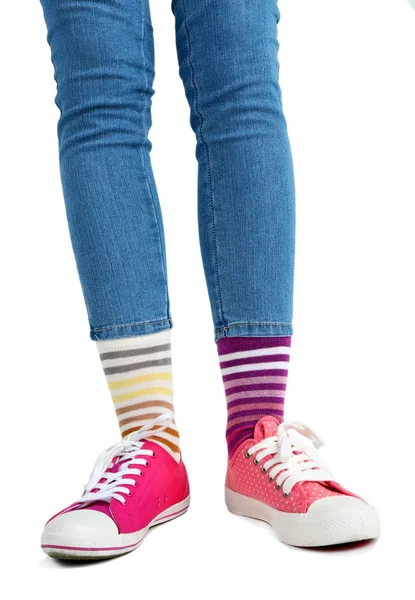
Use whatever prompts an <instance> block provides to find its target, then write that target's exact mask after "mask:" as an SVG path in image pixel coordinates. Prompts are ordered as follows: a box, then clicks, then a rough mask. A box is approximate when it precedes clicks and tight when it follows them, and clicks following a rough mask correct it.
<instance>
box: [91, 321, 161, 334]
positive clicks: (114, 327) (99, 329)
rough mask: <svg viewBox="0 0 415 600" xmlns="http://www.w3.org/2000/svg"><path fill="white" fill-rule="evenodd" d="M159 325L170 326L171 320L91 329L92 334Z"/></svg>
mask: <svg viewBox="0 0 415 600" xmlns="http://www.w3.org/2000/svg"><path fill="white" fill-rule="evenodd" d="M159 323H166V324H169V325H171V323H172V321H171V319H161V320H159V321H142V322H141V323H123V324H122V325H108V326H107V327H95V328H91V331H92V333H97V332H98V331H106V330H108V329H122V328H123V327H146V325H158V324H159Z"/></svg>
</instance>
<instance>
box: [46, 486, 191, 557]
mask: <svg viewBox="0 0 415 600" xmlns="http://www.w3.org/2000/svg"><path fill="white" fill-rule="evenodd" d="M189 504H190V496H188V497H187V498H186V499H185V500H183V501H182V502H179V503H178V504H175V505H174V506H171V507H170V508H168V509H167V510H165V511H163V512H162V513H160V514H159V515H158V516H157V517H156V518H155V519H153V521H151V522H150V523H149V525H148V526H147V527H145V528H144V529H141V530H140V531H135V532H134V533H124V534H118V535H116V536H115V537H114V538H113V537H111V540H108V544H107V543H105V544H102V543H100V544H97V545H93V546H91V543H90V541H87V540H85V539H82V538H81V537H79V536H77V537H74V536H71V535H70V534H69V535H68V534H66V533H63V532H56V533H43V535H42V539H41V546H42V550H43V552H45V554H47V555H48V556H50V557H52V558H58V559H64V560H100V559H104V558H113V557H115V556H120V555H122V554H127V553H128V552H132V551H133V550H135V549H136V548H138V546H139V545H140V544H141V542H142V541H143V539H144V538H145V536H146V535H147V533H148V531H149V529H150V528H151V527H154V526H155V525H160V524H161V523H166V522H167V521H171V520H172V519H176V518H177V517H180V516H181V515H184V513H185V512H186V511H187V509H188V508H189Z"/></svg>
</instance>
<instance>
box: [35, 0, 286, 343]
mask: <svg viewBox="0 0 415 600" xmlns="http://www.w3.org/2000/svg"><path fill="white" fill-rule="evenodd" d="M41 2H42V5H43V11H44V15H45V19H46V24H47V28H48V42H49V44H50V46H51V51H52V62H53V65H54V68H55V79H56V82H57V95H56V103H57V105H58V107H59V109H60V111H61V116H60V119H59V124H58V137H59V153H60V167H61V177H62V186H63V193H64V198H65V204H66V210H67V216H68V222H69V229H70V234H71V240H72V244H73V249H74V253H75V257H76V261H77V266H78V271H79V275H80V280H81V284H82V289H83V293H84V297H85V302H86V306H87V310H88V317H89V323H90V330H91V337H92V339H94V340H99V339H109V338H117V337H127V336H132V335H141V334H148V333H153V332H157V331H160V330H163V329H166V328H169V327H171V324H172V321H171V316H170V310H169V296H168V289H167V273H166V259H165V244H164V234H163V223H162V215H161V211H160V205H159V201H158V197H157V190H156V185H155V182H154V178H153V173H152V168H151V162H150V150H151V143H150V141H149V138H148V132H149V129H150V126H151V98H152V95H153V88H152V85H153V79H154V47H153V30H152V25H151V17H150V9H149V3H148V0H41ZM172 10H173V13H174V15H175V19H176V21H175V22H176V39H177V53H178V61H179V70H180V75H181V78H182V80H183V83H184V87H185V92H186V96H187V99H188V102H189V105H190V111H191V119H190V120H191V125H192V128H193V130H194V132H195V134H196V141H197V147H196V155H197V159H198V163H199V177H198V214H199V233H200V246H201V252H202V258H203V264H204V269H205V275H206V281H207V287H208V291H209V297H210V302H211V307H212V314H213V322H214V328H215V339H216V340H217V339H219V338H221V337H226V336H282V335H290V334H291V333H292V305H293V277H294V244H295V196H294V177H293V168H292V159H291V151H290V145H289V140H288V135H287V127H286V121H285V118H284V114H283V109H282V103H281V91H280V87H279V82H278V73H279V65H278V60H277V51H278V41H277V23H278V21H279V12H278V7H277V3H276V0H173V2H172ZM180 222H181V219H180V217H179V212H178V219H177V226H178V227H180Z"/></svg>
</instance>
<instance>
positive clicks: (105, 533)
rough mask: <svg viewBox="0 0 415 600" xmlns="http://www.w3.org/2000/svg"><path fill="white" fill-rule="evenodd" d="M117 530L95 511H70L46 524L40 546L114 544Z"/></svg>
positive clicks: (101, 514) (104, 516)
mask: <svg viewBox="0 0 415 600" xmlns="http://www.w3.org/2000/svg"><path fill="white" fill-rule="evenodd" d="M117 538H118V529H117V526H116V524H115V523H114V521H113V520H112V519H111V517H109V516H108V515H106V514H104V513H102V512H99V511H97V510H88V509H85V508H84V509H82V510H72V511H69V512H66V513H63V514H60V515H58V516H57V517H55V518H54V519H52V520H51V521H49V523H47V524H46V526H45V529H44V531H43V535H42V544H57V545H64V546H66V545H71V546H72V545H73V546H101V545H102V546H106V545H108V544H111V543H114V542H116V540H117Z"/></svg>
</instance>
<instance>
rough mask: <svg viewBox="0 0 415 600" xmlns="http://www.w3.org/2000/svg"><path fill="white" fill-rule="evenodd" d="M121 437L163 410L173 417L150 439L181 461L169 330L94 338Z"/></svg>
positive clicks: (148, 421) (138, 427) (145, 423)
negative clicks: (102, 339)
mask: <svg viewBox="0 0 415 600" xmlns="http://www.w3.org/2000/svg"><path fill="white" fill-rule="evenodd" d="M97 346H98V352H99V355H100V358H101V362H102V367H103V369H104V373H105V376H106V378H107V383H108V387H109V389H110V392H111V396H112V400H113V402H114V407H115V411H116V413H117V417H118V424H119V426H120V430H121V435H122V437H126V436H127V435H128V434H130V433H132V432H133V431H137V429H140V427H143V425H147V424H148V423H150V422H151V421H152V420H153V419H155V418H156V417H158V416H160V415H161V414H163V413H169V414H171V415H172V417H173V422H172V424H171V425H170V426H169V427H167V428H166V429H165V430H164V431H157V434H155V435H154V436H152V437H151V438H149V439H151V440H152V441H154V442H157V443H158V444H160V446H162V447H163V448H164V449H165V450H166V451H167V452H169V453H170V454H171V456H173V458H174V459H175V460H176V461H177V462H179V461H180V449H179V433H178V431H177V427H176V423H175V421H174V406H173V382H172V368H171V344H170V330H166V331H161V332H160V333H153V334H150V335H140V336H136V337H127V338H118V339H114V340H104V341H99V342H97Z"/></svg>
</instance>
